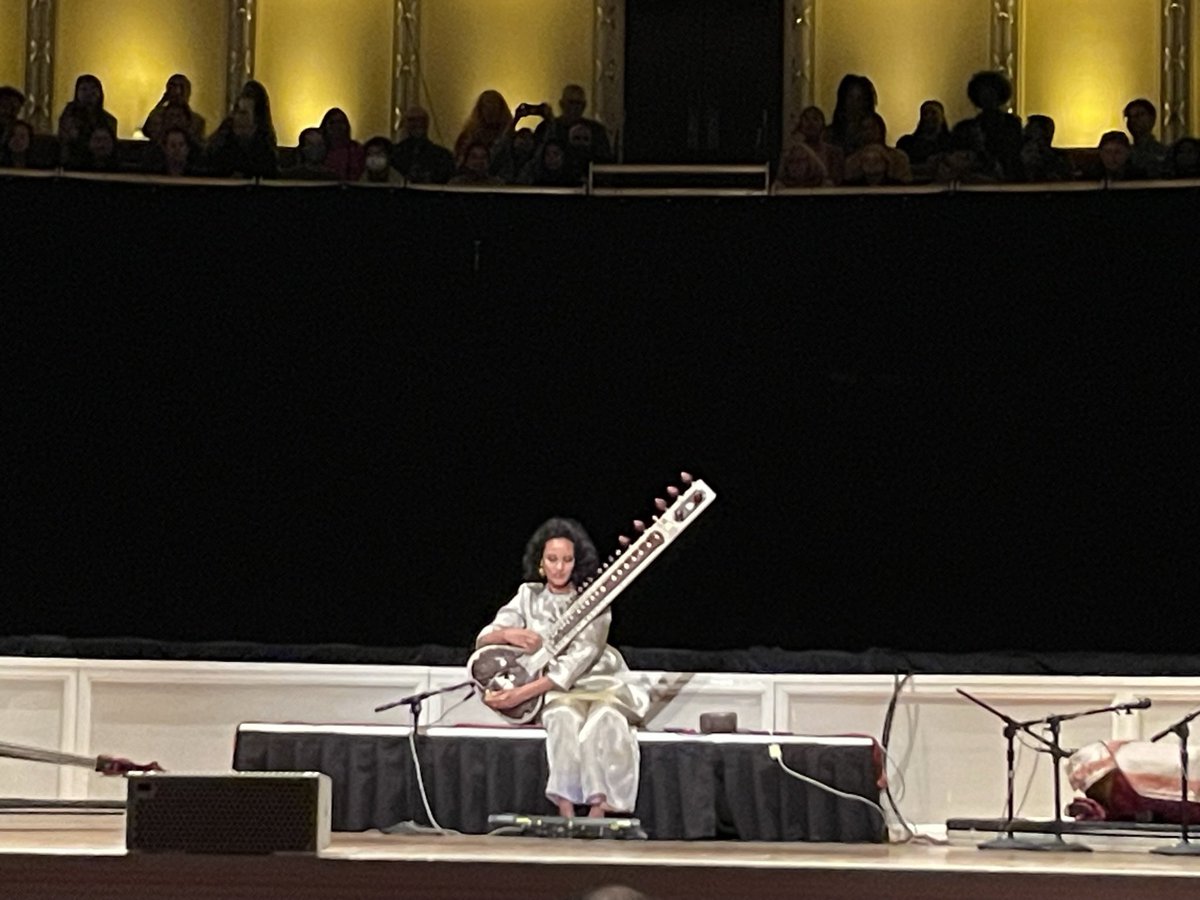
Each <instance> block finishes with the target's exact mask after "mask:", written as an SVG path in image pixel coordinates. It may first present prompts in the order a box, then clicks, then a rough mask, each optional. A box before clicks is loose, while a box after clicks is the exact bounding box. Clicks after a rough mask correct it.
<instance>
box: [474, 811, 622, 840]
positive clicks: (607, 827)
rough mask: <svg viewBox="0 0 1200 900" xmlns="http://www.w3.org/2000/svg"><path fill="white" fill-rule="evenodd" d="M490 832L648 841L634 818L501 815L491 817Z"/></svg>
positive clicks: (527, 835) (523, 835)
mask: <svg viewBox="0 0 1200 900" xmlns="http://www.w3.org/2000/svg"><path fill="white" fill-rule="evenodd" d="M488 828H490V829H491V831H492V833H493V834H508V835H519V836H522V837H553V838H590V839H593V840H602V839H608V840H616V841H644V840H646V832H644V831H643V830H642V823H641V821H640V820H638V819H633V818H613V819H598V818H592V817H591V816H583V817H581V818H564V817H563V816H539V815H522V814H521V813H500V814H492V815H490V816H488Z"/></svg>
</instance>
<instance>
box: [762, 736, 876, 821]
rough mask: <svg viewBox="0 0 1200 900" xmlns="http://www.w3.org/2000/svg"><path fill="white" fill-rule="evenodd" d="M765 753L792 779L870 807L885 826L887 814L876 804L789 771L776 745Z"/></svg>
mask: <svg viewBox="0 0 1200 900" xmlns="http://www.w3.org/2000/svg"><path fill="white" fill-rule="evenodd" d="M767 753H768V754H769V755H770V757H771V759H773V760H775V762H777V763H779V768H781V769H783V771H785V772H787V773H788V774H789V775H791V776H792V777H793V778H798V779H800V780H801V781H803V782H805V783H806V784H811V785H812V786H813V787H817V788H820V789H821V790H823V791H827V792H828V793H830V794H833V795H834V796H837V797H843V798H845V799H846V800H855V801H857V802H859V803H862V804H863V805H864V806H869V807H871V809H873V810H875V811H876V812H877V813H879V816H880V818H882V819H883V821H884V824H887V813H886V812H884V811H883V807H882V806H880V805H879V804H878V803H876V802H874V801H873V800H868V799H867V798H866V797H860V796H858V794H848V793H846V792H845V791H839V790H838V789H837V788H835V787H830V786H829V785H827V784H825V783H823V782H820V781H817V779H815V778H810V777H809V776H807V775H801V774H800V773H799V772H797V771H796V770H795V769H789V768H788V765H787V763H785V762H784V761H783V750H782V749H781V748H780V746H779V745H778V744H771V745H769V746H768V747H767Z"/></svg>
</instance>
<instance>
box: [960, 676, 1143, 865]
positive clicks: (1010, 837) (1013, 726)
mask: <svg viewBox="0 0 1200 900" xmlns="http://www.w3.org/2000/svg"><path fill="white" fill-rule="evenodd" d="M956 690H957V691H958V693H960V694H962V696H964V697H966V698H967V699H968V700H970V701H971V702H972V703H974V704H975V705H976V706H980V707H982V708H983V709H986V710H987V711H988V712H990V713H991V714H992V715H994V716H995V717H996V718H998V719H1000V720H1001V721H1002V722H1003V723H1004V737H1005V739H1006V740H1007V741H1008V750H1007V755H1006V760H1007V779H1008V798H1007V804H1006V806H1007V815H1008V818H1007V820H1006V821H1005V823H1004V828H1003V829H1002V830H1003V831H1005V832H1007V833H1006V834H1002V835H1001V836H1000V837H997V838H994V839H993V840H990V841H984V842H983V843H982V844H979V849H980V850H1038V851H1056V852H1063V851H1065V852H1073V853H1088V852H1091V849H1092V848H1091V847H1088V846H1086V845H1085V844H1071V843H1067V842H1066V841H1064V840H1063V834H1064V832H1065V829H1064V828H1063V818H1062V772H1061V766H1060V763H1061V762H1062V761H1063V760H1064V759H1066V758H1068V757H1069V756H1070V755H1071V752H1072V751H1070V750H1064V749H1063V748H1062V744H1061V743H1059V736H1060V734H1061V731H1062V723H1063V722H1069V721H1070V720H1072V719H1082V718H1084V717H1085V716H1095V715H1099V714H1100V713H1107V712H1129V711H1131V710H1134V709H1147V708H1148V707H1149V706H1150V701H1149V700H1146V699H1144V698H1143V699H1141V700H1134V701H1132V702H1130V703H1118V704H1115V705H1114V706H1105V707H1102V708H1100V709H1089V710H1085V711H1084V712H1077V713H1067V714H1065V715H1053V716H1046V717H1044V718H1041V719H1030V720H1029V721H1026V722H1018V721H1017V720H1016V719H1014V718H1012V717H1011V716H1009V715H1007V714H1005V713H1002V712H1000V710H998V709H996V708H995V707H993V706H989V705H988V704H987V703H984V702H983V701H982V700H980V699H979V698H978V697H973V696H971V695H970V694H968V693H967V692H966V691H964V690H963V689H962V688H956ZM1034 725H1046V726H1048V727H1049V729H1050V737H1049V738H1046V737H1044V736H1042V735H1040V734H1038V733H1037V732H1035V731H1033V730H1032V728H1033V726H1034ZM1018 731H1023V732H1024V733H1025V734H1027V735H1029V736H1030V737H1031V738H1033V739H1034V740H1036V741H1038V742H1040V743H1042V744H1044V745H1045V746H1046V750H1044V751H1043V752H1045V753H1049V754H1050V757H1051V758H1052V759H1053V760H1054V765H1053V767H1054V819H1053V821H1052V822H1051V823H1050V833H1051V835H1052V836H1053V840H1048V841H1047V840H1037V839H1027V838H1018V837H1016V835H1015V834H1014V829H1013V828H1012V825H1013V822H1014V821H1015V819H1016V813H1015V811H1014V809H1013V794H1014V779H1015V769H1016V757H1015V753H1014V746H1013V742H1014V741H1015V739H1016V736H1017V732H1018Z"/></svg>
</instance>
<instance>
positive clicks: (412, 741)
mask: <svg viewBox="0 0 1200 900" xmlns="http://www.w3.org/2000/svg"><path fill="white" fill-rule="evenodd" d="M408 748H409V750H411V751H412V758H413V768H414V769H416V772H417V787H418V789H419V790H420V791H421V803H422V805H423V806H424V807H425V815H426V816H428V818H429V822H430V824H431V825H433V830H434V831H436V832H437V833H438V834H459V832H457V831H454V830H453V829H450V828H443V827H442V826H441V825H439V824H438V820H437V819H435V818H434V817H433V810H432V809H430V807H429V795H428V794H426V793H425V779H424V778H422V777H421V760H420V758H419V757H418V756H417V729H416V728H412V729H410V730H409V732H408ZM414 825H415V823H414ZM416 827H417V828H419V827H420V826H416Z"/></svg>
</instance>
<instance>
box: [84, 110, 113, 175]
mask: <svg viewBox="0 0 1200 900" xmlns="http://www.w3.org/2000/svg"><path fill="white" fill-rule="evenodd" d="M75 168H76V169H77V170H78V171H80V172H118V171H120V169H121V161H120V159H119V158H118V156H117V136H116V135H115V134H113V133H112V131H111V130H110V129H109V127H108V125H106V124H104V123H103V122H101V123H99V124H97V125H96V126H94V127H93V128H92V130H91V133H90V134H89V135H88V139H87V145H86V146H85V147H84V149H83V154H82V156H81V157H80V159H79V161H78V165H77V166H76V167H75Z"/></svg>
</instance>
